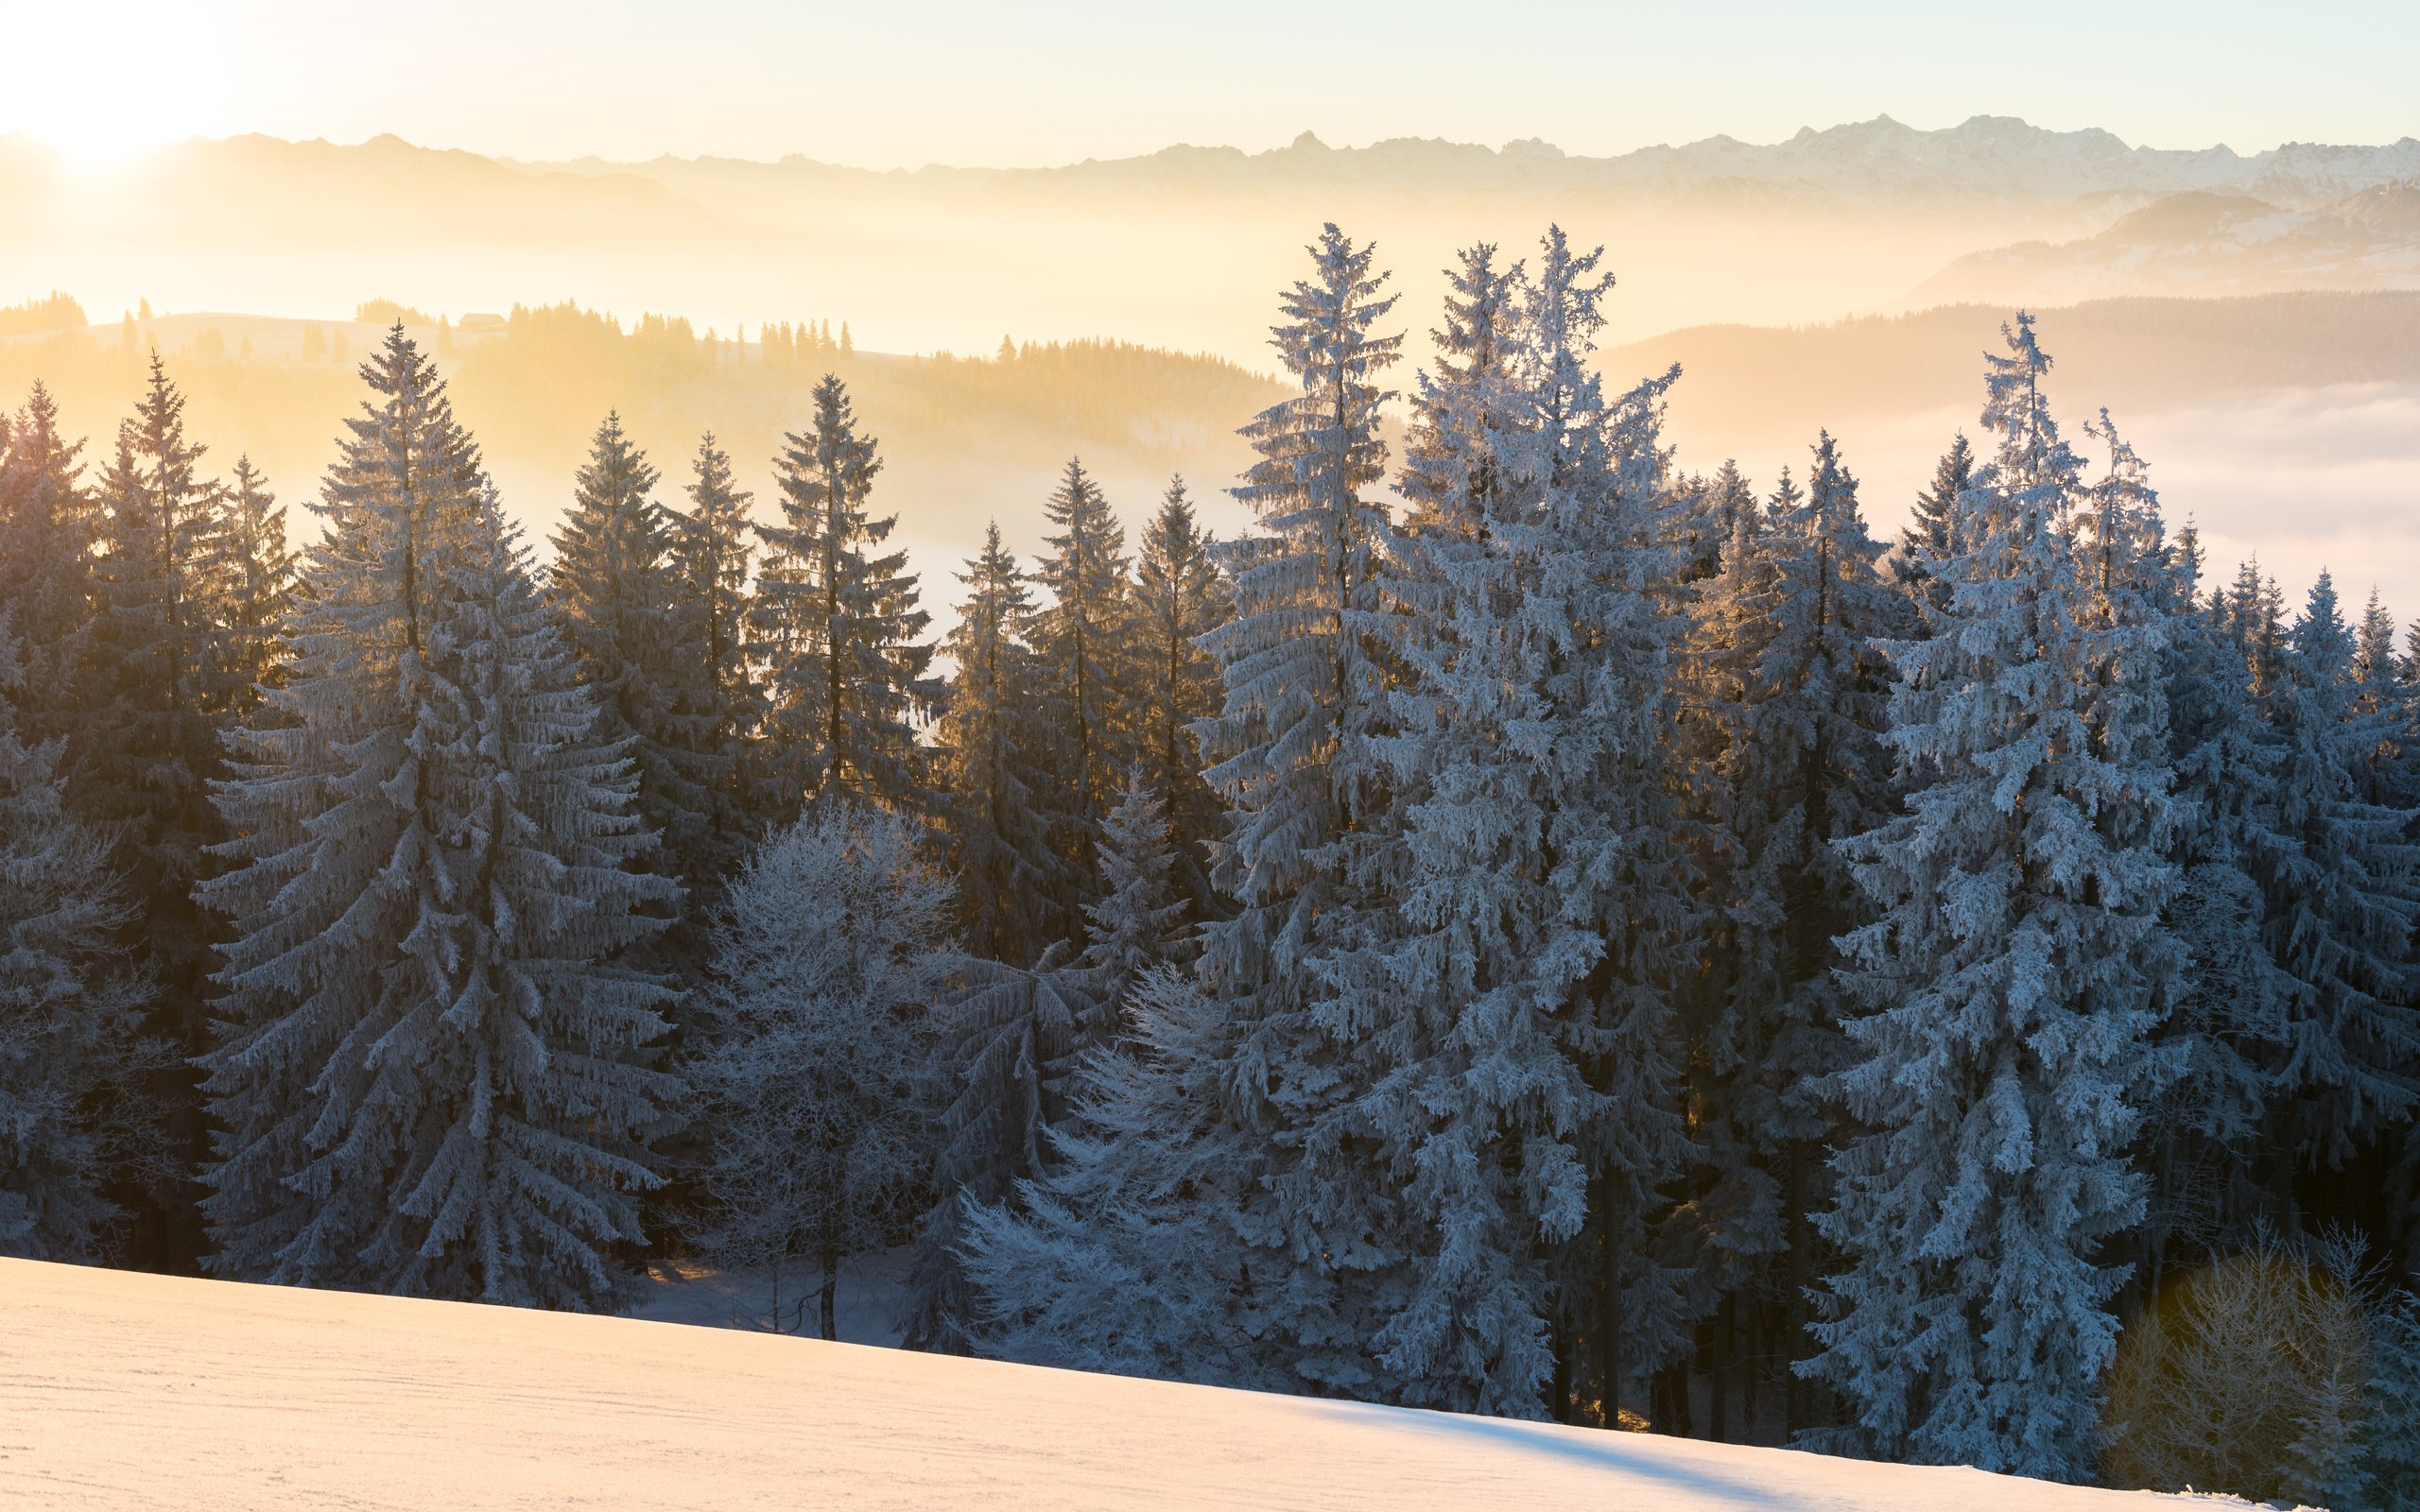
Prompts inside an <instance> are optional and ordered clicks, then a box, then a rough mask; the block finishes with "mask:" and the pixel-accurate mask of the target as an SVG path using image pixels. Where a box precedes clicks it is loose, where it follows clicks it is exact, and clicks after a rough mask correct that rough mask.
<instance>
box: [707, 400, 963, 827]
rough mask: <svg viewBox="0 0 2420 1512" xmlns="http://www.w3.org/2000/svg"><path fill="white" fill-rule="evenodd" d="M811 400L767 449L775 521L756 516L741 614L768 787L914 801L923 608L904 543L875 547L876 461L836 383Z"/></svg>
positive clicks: (878, 540)
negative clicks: (778, 499)
mask: <svg viewBox="0 0 2420 1512" xmlns="http://www.w3.org/2000/svg"><path fill="white" fill-rule="evenodd" d="M814 401H815V414H814V417H813V419H812V420H811V421H808V423H807V426H806V428H805V429H804V430H802V431H796V432H792V433H791V434H789V435H787V436H785V437H784V438H783V439H782V452H781V455H780V456H779V457H777V458H776V459H775V461H774V473H775V476H776V478H777V479H778V480H779V482H780V484H781V489H782V520H783V523H782V524H778V525H760V526H758V530H759V533H760V534H762V535H763V537H764V539H765V545H766V554H765V559H764V563H763V566H762V569H761V571H760V572H759V574H758V578H757V584H756V599H755V603H754V605H753V607H752V610H751V612H750V616H749V624H750V630H751V633H752V635H753V636H754V638H755V639H754V641H753V643H752V645H753V654H755V655H756V656H758V657H760V658H762V659H763V661H764V662H765V663H766V666H767V683H768V694H769V700H770V709H769V715H768V719H767V731H766V732H767V739H768V740H769V742H770V749H769V757H770V760H771V763H772V765H773V768H774V771H775V773H776V782H777V783H778V784H779V788H780V792H779V794H778V799H779V801H780V803H781V804H782V805H783V806H784V808H785V809H786V810H794V809H795V808H796V806H797V805H798V804H799V803H801V802H804V801H812V800H814V799H820V798H821V797H823V796H824V795H826V794H847V795H849V796H852V797H855V798H858V799H865V800H867V801H870V802H873V803H878V804H883V805H900V804H910V805H916V804H922V803H923V802H925V798H926V777H925V769H924V768H925V752H924V750H923V747H921V746H920V744H919V743H918V740H917V730H918V728H919V726H921V725H922V724H924V723H925V721H926V720H928V719H929V718H930V716H931V714H932V713H933V710H934V706H935V704H936V703H937V702H938V701H939V699H940V697H941V688H940V685H939V684H938V683H935V682H933V681H931V680H929V679H926V677H925V667H926V666H927V665H928V664H929V663H930V662H931V661H932V656H933V648H932V647H931V646H930V645H929V644H925V643H924V642H922V641H920V640H918V639H917V638H918V637H919V636H921V635H923V634H924V632H925V625H926V624H927V623H928V622H929V620H930V616H929V615H927V614H926V613H925V611H924V610H921V609H919V608H918V607H917V593H916V575H915V574H913V573H911V572H909V571H908V554H907V553H906V552H904V551H892V552H884V551H882V549H881V548H882V545H883V543H884V542H885V541H888V540H889V539H890V530H891V526H892V524H894V523H895V517H893V516H888V515H886V516H883V517H880V518H876V517H875V516H873V514H870V513H869V512H868V511H867V498H868V496H869V494H870V493H871V492H872V490H873V478H874V474H875V473H876V472H880V471H881V469H882V462H881V460H880V459H879V458H878V457H876V456H875V455H874V439H873V437H871V436H864V435H860V434H859V433H858V430H857V421H856V414H855V412H854V411H853V410H852V409H851V407H850V404H849V391H848V388H847V387H846V386H845V385H843V384H842V383H841V382H840V380H839V378H838V376H836V375H834V374H830V373H826V374H825V375H824V377H823V380H822V381H821V383H819V384H817V385H816V386H815V395H814Z"/></svg>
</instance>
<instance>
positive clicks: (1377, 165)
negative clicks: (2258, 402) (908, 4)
mask: <svg viewBox="0 0 2420 1512" xmlns="http://www.w3.org/2000/svg"><path fill="white" fill-rule="evenodd" d="M515 165H516V166H519V167H522V168H525V169H527V170H530V171H542V170H553V171H561V172H566V173H577V174H605V173H625V174H633V175H637V176H640V177H645V178H650V179H654V180H658V181H660V182H664V183H666V184H667V185H677V184H678V183H679V182H681V181H682V180H693V181H712V180H723V181H729V180H733V179H736V178H742V177H752V178H756V179H758V180H760V181H761V180H766V179H769V178H772V177H775V176H776V175H779V174H789V175H808V176H813V177H819V178H832V177H847V178H866V179H872V178H884V179H890V180H900V179H907V180H925V181H927V182H934V183H940V182H943V181H951V182H956V183H957V184H959V185H961V186H973V185H976V184H980V183H984V182H1004V183H1024V184H1030V183H1033V182H1035V181H1037V180H1061V181H1064V182H1067V183H1070V184H1084V185H1098V186H1104V187H1110V186H1115V187H1123V188H1129V189H1133V188H1160V189H1165V190H1168V191H1173V192H1196V191H1201V190H1215V189H1236V188H1244V187H1262V188H1322V187H1325V188H1333V187H1335V186H1337V185H1340V184H1343V183H1355V184H1358V185H1361V186H1364V187H1369V188H1377V189H1392V190H1396V191H1402V192H1409V193H1416V194H1430V195H1433V194H1436V193H1438V192H1440V191H1441V190H1442V191H1445V192H1449V193H1453V192H1460V193H1469V192H1473V191H1478V192H1486V191H1490V190H1494V191H1511V192H1516V193H1527V194H1535V195H1559V194H1574V193H1589V192H1608V191H1621V192H1627V193H1631V194H1639V195H1645V196H1649V197H1652V198H1675V199H1677V198H1720V197H1724V196H1737V195H1742V194H1746V195H1754V194H1756V193H1758V192H1760V191H1761V192H1764V193H1766V194H1770V195H1773V196H1778V197H1781V198H1806V197H1815V198H1836V199H1841V200H1846V201H1849V202H1875V201H1886V200H1890V199H1894V198H1922V199H1932V200H1979V201H1987V202H1989V201H2006V200H2026V199H2031V200H2038V201H2051V202H2055V201H2063V200H2068V199H2076V198H2084V197H2088V196H2094V195H2145V196H2148V195H2162V194H2172V193H2176V192H2179V191H2185V190H2203V191H2232V192H2236V193H2240V194H2247V195H2253V196H2256V197H2258V198H2263V199H2267V200H2270V201H2272V202H2273V203H2279V204H2286V205H2317V204H2323V203H2326V202H2330V201H2333V200H2336V199H2340V198H2343V197H2344V196H2347V195H2350V194H2354V193H2357V192H2359V191H2361V190H2364V189H2368V188H2371V187H2373V186H2375V185H2377V184H2380V183H2384V182H2388V181H2391V180H2396V179H2403V178H2410V177H2412V176H2415V175H2420V140H2415V139H2414V138H2412V137H2409V136H2407V137H2404V138H2402V139H2401V140H2399V141H2397V142H2394V143H2391V144H2387V145H2383V146H2326V145H2321V144H2315V143H2289V144H2287V145H2285V146H2279V147H2274V148H2271V149H2269V150H2266V151H2262V152H2256V153H2251V154H2242V153H2238V152H2236V151H2235V150H2233V149H2232V148H2229V147H2226V146H2213V147H2203V148H2196V149H2187V150H2176V149H2169V148H2160V147H2149V146H2129V145H2128V144H2127V143H2126V142H2124V141H2123V140H2121V139H2120V138H2118V136H2117V135H2115V134H2114V133H2112V132H2109V131H2105V130H2101V129H2098V128H2091V129H2083V130H2075V131H2058V130H2051V129H2047V128H2043V127H2036V126H2031V125H2029V124H2028V123H2026V122H2024V121H2022V120H2019V119H2016V118H2014V117H2011V116H1993V115H1978V116H1974V117H1971V118H1970V119H1968V120H1966V121H1964V122H1962V123H1961V124H1959V125H1957V126H1954V127H1947V128H1944V129H1937V130H1925V129H1918V128H1915V127H1910V126H1908V125H1905V124H1903V123H1901V122H1899V121H1895V120H1893V119H1892V118H1891V117H1890V116H1888V115H1879V116H1876V117H1875V118H1874V119H1873V120H1871V121H1862V122H1856V123H1852V124H1849V125H1843V126H1836V127H1831V128H1828V129H1823V130H1817V129H1813V128H1804V129H1800V130H1799V132H1798V133H1797V134H1796V135H1794V136H1792V137H1790V138H1789V139H1788V140H1786V141H1782V142H1777V143H1770V144H1756V143H1747V142H1741V141H1738V140H1737V139H1736V138H1733V137H1729V136H1713V137H1708V138H1705V139H1704V140H1703V141H1698V142H1692V143H1687V144H1685V145H1683V146H1668V145H1659V146H1647V147H1640V148H1637V149H1636V150H1634V151H1631V152H1626V153H1621V154H1618V155H1616V156H1611V157H1582V156H1575V155H1573V154H1569V153H1566V152H1564V150H1563V149H1562V148H1560V147H1557V146H1552V145H1551V144H1548V143H1545V142H1540V141H1537V140H1534V139H1532V140H1528V141H1519V142H1512V143H1508V144H1506V145H1505V146H1502V147H1500V148H1494V147H1487V146H1478V145H1475V144H1470V143H1457V142H1447V141H1443V140H1441V139H1436V138H1414V137H1398V138H1393V139H1391V140H1387V141H1382V142H1377V143H1374V144H1372V145H1370V146H1358V147H1332V146H1327V145H1326V144H1325V143H1323V142H1322V141H1321V140H1320V139H1319V138H1318V137H1317V136H1315V135H1313V134H1312V133H1310V132H1308V131H1305V132H1304V133H1303V134H1302V135H1301V136H1299V137H1297V138H1296V139H1295V140H1294V141H1293V142H1292V143H1291V144H1290V145H1288V146H1284V147H1278V148H1273V149H1271V150H1268V151H1263V152H1256V153H1248V152H1245V151H1243V150H1242V149H1240V148H1237V147H1232V146H1214V147H1204V146H1182V145H1181V146H1170V147H1166V148H1163V149H1162V150H1160V151H1158V152H1155V153H1151V154H1149V155H1147V156H1143V157H1135V158H1118V159H1109V160H1099V159H1088V160H1086V161H1084V162H1082V163H1072V164H1068V165H1065V166H1063V167H1055V168H960V167H944V166H938V165H936V166H929V167H925V168H919V169H913V170H893V171H890V172H888V173H880V174H877V173H874V172H873V171H872V170H866V169H855V168H848V167H843V166H839V165H836V164H832V163H821V162H817V161H815V160H813V159H809V158H806V157H804V156H795V155H794V156H791V157H787V158H784V159H782V160H781V161H780V162H779V163H745V162H742V161H741V160H735V159H717V158H689V159H683V158H668V157H667V158H657V159H653V160H650V161H648V162H644V163H609V162H606V161H603V160H599V159H580V160H577V161H574V162H568V163H517V164H515ZM751 170H755V171H754V172H752V171H751Z"/></svg>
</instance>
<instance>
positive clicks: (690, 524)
mask: <svg viewBox="0 0 2420 1512" xmlns="http://www.w3.org/2000/svg"><path fill="white" fill-rule="evenodd" d="M691 466H692V474H691V478H690V482H689V487H688V495H689V507H688V509H686V510H685V511H684V510H680V509H675V510H672V511H671V512H670V519H669V525H668V528H669V531H670V536H671V541H670V546H669V549H670V552H671V557H672V573H673V578H674V582H675V585H676V593H675V607H676V612H677V614H678V615H679V616H680V618H681V619H682V621H683V628H682V630H681V633H680V635H679V637H678V640H679V643H680V644H682V645H683V646H685V647H687V648H688V650H689V653H690V655H691V657H692V658H693V664H692V666H691V668H690V671H689V674H688V676H687V678H686V679H684V682H685V687H684V692H683V701H682V704H681V707H680V709H679V711H678V713H677V717H678V720H679V726H678V728H679V729H680V730H682V732H683V744H684V746H685V747H687V748H688V749H689V750H691V751H692V752H693V753H694V756H695V759H696V761H697V763H698V766H699V776H700V779H701V780H702V781H703V782H705V785H706V789H707V792H706V799H707V824H706V828H705V833H704V835H703V837H702V841H703V843H702V848H701V851H700V858H701V860H702V861H703V863H704V868H703V870H704V873H705V874H708V875H711V876H714V877H721V876H725V875H728V874H729V872H730V871H731V869H732V868H734V867H735V866H737V865H738V863H739V860H740V858H741V857H742V855H744V854H745V852H746V850H747V848H748V846H749V845H750V844H751V843H752V842H753V841H754V839H755V838H756V837H757V835H758V834H759V833H761V831H762V813H763V809H764V803H765V794H764V791H763V788H764V780H763V779H764V774H763V772H762V771H761V770H760V769H759V768H760V766H761V763H760V762H759V760H758V755H759V753H758V751H757V750H756V736H757V730H758V728H759V726H760V724H761V723H762V721H763V718H764V710H765V695H764V689H763V688H762V687H761V686H759V685H758V683H757V679H756V669H755V666H754V665H753V664H752V662H750V661H749V658H748V571H749V562H750V559H751V558H752V556H753V555H754V548H753V546H752V544H751V541H752V536H753V533H754V528H755V527H754V526H753V525H752V524H750V523H749V519H748V506H749V503H750V500H751V499H752V497H753V496H752V494H750V493H749V492H748V491H747V490H744V489H742V488H740V487H739V486H738V484H737V483H736V482H735V480H734V478H733V475H732V471H731V457H730V455H729V454H727V453H725V452H724V451H723V449H722V448H721V447H720V446H719V445H717V443H716V441H715V438H714V433H713V432H712V431H709V432H707V433H706V434H705V436H704V437H703V438H700V440H699V442H698V455H697V456H696V458H695V459H694V460H693V462H692V464H691ZM695 886H696V885H695V884H693V890H694V889H695ZM692 901H693V902H697V901H698V900H696V899H694V898H693V900H692Z"/></svg>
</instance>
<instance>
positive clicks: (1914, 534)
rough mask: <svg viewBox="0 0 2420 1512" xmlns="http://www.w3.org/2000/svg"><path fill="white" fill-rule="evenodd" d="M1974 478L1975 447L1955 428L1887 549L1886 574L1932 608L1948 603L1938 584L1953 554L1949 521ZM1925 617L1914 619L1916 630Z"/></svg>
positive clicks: (1954, 544)
mask: <svg viewBox="0 0 2420 1512" xmlns="http://www.w3.org/2000/svg"><path fill="white" fill-rule="evenodd" d="M1974 483H1975V447H1974V443H1973V442H1971V441H1969V440H1967V439H1966V433H1965V432H1964V431H1960V432H1959V433H1958V435H1957V436H1956V437H1955V438H1952V439H1951V441H1950V443H1949V450H1948V451H1946V452H1944V453H1943V454H1942V456H1941V461H1940V462H1939V463H1937V464H1936V465H1935V466H1934V468H1933V471H1932V482H1931V483H1930V484H1929V485H1928V486H1927V487H1926V488H1925V489H1924V490H1923V491H1921V492H1919V493H1918V494H1917V495H1916V507H1915V511H1914V518H1912V519H1911V520H1910V521H1909V522H1908V524H1906V525H1905V526H1904V527H1903V528H1902V529H1901V530H1900V532H1899V549H1898V550H1897V551H1895V552H1893V553H1892V554H1891V576H1892V578H1893V581H1894V582H1896V583H1897V584H1898V586H1899V590H1900V592H1902V593H1907V594H1908V595H1909V596H1910V598H1913V599H1917V600H1920V601H1921V602H1922V603H1923V604H1925V605H1927V606H1929V607H1930V608H1932V609H1934V610H1943V609H1946V608H1948V607H1949V592H1948V590H1947V589H1946V588H1945V587H1943V586H1941V584H1940V582H1939V580H1938V579H1939V575H1940V572H1941V564H1942V563H1943V562H1945V561H1947V560H1948V559H1949V558H1951V557H1952V556H1954V555H1956V554H1957V551H1958V541H1957V539H1956V536H1955V534H1954V529H1953V527H1954V525H1955V524H1956V521H1957V519H1958V498H1959V495H1961V494H1962V493H1964V492H1965V491H1966V490H1968V489H1969V488H1972V487H1973V486H1974ZM1923 624H1924V621H1923V620H1922V619H1921V618H1919V619H1918V620H1917V621H1916V627H1917V630H1918V633H1921V630H1922V626H1923Z"/></svg>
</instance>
